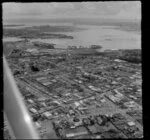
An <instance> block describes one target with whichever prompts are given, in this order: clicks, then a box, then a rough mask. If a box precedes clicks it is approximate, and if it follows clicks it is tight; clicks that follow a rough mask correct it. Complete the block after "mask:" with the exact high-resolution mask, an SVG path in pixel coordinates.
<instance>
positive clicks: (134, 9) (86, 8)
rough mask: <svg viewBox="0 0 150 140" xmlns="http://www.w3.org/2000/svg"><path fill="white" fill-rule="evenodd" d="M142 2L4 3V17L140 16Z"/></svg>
mask: <svg viewBox="0 0 150 140" xmlns="http://www.w3.org/2000/svg"><path fill="white" fill-rule="evenodd" d="M140 10H141V3H140V2H136V1H135V2H129V1H126V2H81V3H79V2H78V3H75V2H64V3H56V2H49V3H44V2H43V3H3V17H4V18H7V19H9V18H28V17H29V18H34V17H36V18H55V17H61V18H62V17H67V16H68V17H84V16H86V17H91V18H92V17H103V16H107V17H112V18H130V19H132V18H140V16H141V15H140Z"/></svg>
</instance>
